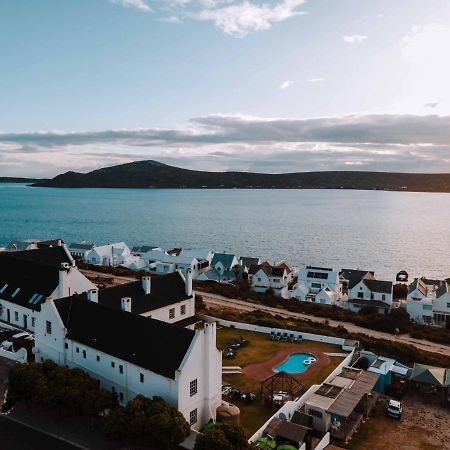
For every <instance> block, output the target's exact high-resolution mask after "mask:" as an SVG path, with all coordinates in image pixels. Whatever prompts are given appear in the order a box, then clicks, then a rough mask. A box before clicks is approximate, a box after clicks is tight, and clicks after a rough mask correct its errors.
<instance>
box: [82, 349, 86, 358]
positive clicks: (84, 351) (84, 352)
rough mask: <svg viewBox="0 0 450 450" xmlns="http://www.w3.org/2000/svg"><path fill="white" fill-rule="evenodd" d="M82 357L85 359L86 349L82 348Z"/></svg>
mask: <svg viewBox="0 0 450 450" xmlns="http://www.w3.org/2000/svg"><path fill="white" fill-rule="evenodd" d="M83 358H84V359H86V350H83Z"/></svg>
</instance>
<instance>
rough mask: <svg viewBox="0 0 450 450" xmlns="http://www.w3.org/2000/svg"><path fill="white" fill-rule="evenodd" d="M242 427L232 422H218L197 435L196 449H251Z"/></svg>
mask: <svg viewBox="0 0 450 450" xmlns="http://www.w3.org/2000/svg"><path fill="white" fill-rule="evenodd" d="M252 448H253V447H252V446H251V445H250V444H249V443H248V441H247V439H246V437H245V434H244V431H243V430H242V428H241V427H238V426H237V425H232V424H225V423H216V425H215V426H214V427H213V428H212V429H211V430H209V431H207V432H206V433H204V434H201V435H199V436H198V437H197V440H196V441H195V446H194V450H211V449H214V450H250V449H252Z"/></svg>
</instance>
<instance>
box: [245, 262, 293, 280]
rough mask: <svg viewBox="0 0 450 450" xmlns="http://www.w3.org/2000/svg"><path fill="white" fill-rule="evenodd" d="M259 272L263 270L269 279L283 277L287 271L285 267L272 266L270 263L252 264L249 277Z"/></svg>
mask: <svg viewBox="0 0 450 450" xmlns="http://www.w3.org/2000/svg"><path fill="white" fill-rule="evenodd" d="M258 270H262V271H263V272H264V273H265V274H266V275H267V276H269V277H282V276H283V274H284V271H285V270H286V269H285V268H284V267H278V266H271V265H270V264H269V263H267V262H265V263H262V264H259V265H258V264H252V265H251V266H250V269H249V271H248V273H249V275H255V273H256V272H258Z"/></svg>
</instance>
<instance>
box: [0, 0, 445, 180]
mask: <svg viewBox="0 0 450 450" xmlns="http://www.w3.org/2000/svg"><path fill="white" fill-rule="evenodd" d="M448 42H450V2H449V1H448V0H396V1H395V2H393V1H392V0H391V1H385V0H364V1H361V0H309V1H308V2H305V1H302V0H39V1H36V0H4V1H2V2H0V56H1V57H0V92H1V97H0V98H1V102H0V118H1V120H0V176H15V175H20V176H43V177H44V176H53V175H56V174H57V173H60V172H64V171H67V170H80V171H89V170H93V169H95V168H98V167H102V166H105V165H111V164H118V163H124V162H129V161H132V160H136V159H157V160H159V161H162V162H166V163H169V164H175V165H179V166H182V167H189V168H198V169H207V170H229V169H233V170H236V169H237V170H258V171H264V172H283V171H294V170H295V171H297V170H298V171H303V170H334V169H338V170H389V171H408V172H411V171H415V172H417V171H427V172H448V171H450V131H449V129H450V127H449V123H450V116H449V115H450V89H449V88H448V80H449V79H450V62H449V58H448V55H447V53H448V48H446V47H447V46H448Z"/></svg>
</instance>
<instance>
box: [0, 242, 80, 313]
mask: <svg viewBox="0 0 450 450" xmlns="http://www.w3.org/2000/svg"><path fill="white" fill-rule="evenodd" d="M62 263H69V264H70V265H71V263H72V262H71V260H70V258H69V257H68V255H67V253H66V251H65V250H64V247H49V248H42V249H36V250H26V251H23V252H11V253H0V298H2V299H3V300H7V301H9V302H12V303H15V304H17V305H21V306H24V307H26V308H29V309H32V310H38V311H39V310H40V309H41V304H42V303H43V302H44V301H45V299H46V297H49V296H50V295H51V294H52V293H53V292H54V291H55V289H56V288H57V287H58V285H59V269H60V267H61V264H62ZM19 288H20V289H19ZM18 289H19V290H18ZM14 294H15V295H14Z"/></svg>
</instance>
